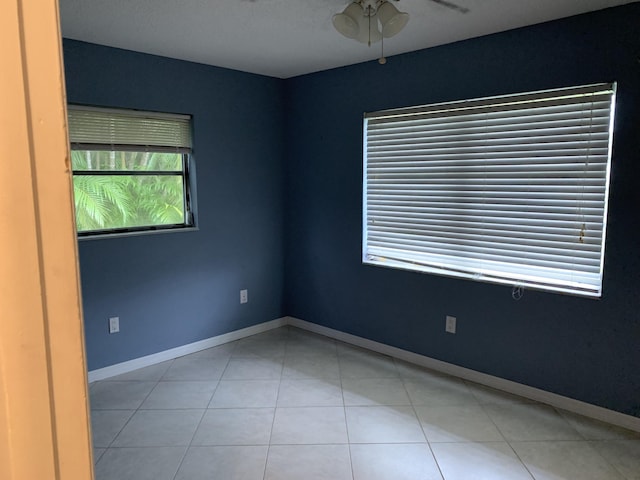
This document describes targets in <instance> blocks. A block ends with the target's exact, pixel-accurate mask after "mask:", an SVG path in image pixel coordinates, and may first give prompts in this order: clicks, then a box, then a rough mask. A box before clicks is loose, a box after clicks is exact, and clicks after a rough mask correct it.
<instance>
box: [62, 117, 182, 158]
mask: <svg viewBox="0 0 640 480" xmlns="http://www.w3.org/2000/svg"><path fill="white" fill-rule="evenodd" d="M68 117H69V139H70V141H71V145H72V146H74V147H76V148H78V147H94V148H95V147H100V146H109V147H111V146H118V147H120V149H127V148H126V147H141V148H143V149H160V150H165V149H167V150H171V151H176V150H177V151H182V152H185V153H186V152H188V151H190V150H191V147H192V143H191V123H190V121H191V118H190V117H189V116H187V115H169V114H160V113H153V112H141V111H133V110H111V109H99V108H88V107H79V106H69V111H68Z"/></svg>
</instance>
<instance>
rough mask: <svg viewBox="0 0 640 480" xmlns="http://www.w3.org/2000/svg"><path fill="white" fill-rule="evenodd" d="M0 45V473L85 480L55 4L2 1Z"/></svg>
mask: <svg viewBox="0 0 640 480" xmlns="http://www.w3.org/2000/svg"><path fill="white" fill-rule="evenodd" d="M0 44H2V45H3V48H2V50H1V51H0V62H1V63H2V74H1V75H0V95H2V108H1V109H0V131H1V132H2V133H1V135H2V141H1V142H0V158H3V159H4V160H5V161H4V163H3V172H2V175H0V249H1V251H2V262H1V266H0V305H2V317H3V318H2V321H1V322H0V393H1V395H0V477H1V478H3V479H7V480H22V479H36V478H42V479H45V478H46V479H52V480H62V479H64V480H76V479H77V480H80V479H82V480H89V479H91V478H93V463H92V455H91V437H90V430H89V409H88V399H87V383H86V366H85V353H84V335H83V327H82V314H81V305H80V298H81V297H80V287H79V277H78V263H77V258H78V257H77V243H76V233H75V221H74V215H73V201H72V190H71V188H72V184H71V176H70V169H69V152H68V141H67V134H66V100H65V93H64V78H63V68H62V53H61V39H60V29H59V19H58V6H57V2H56V1H55V0H40V1H38V2H33V1H28V0H8V1H4V2H1V3H0Z"/></svg>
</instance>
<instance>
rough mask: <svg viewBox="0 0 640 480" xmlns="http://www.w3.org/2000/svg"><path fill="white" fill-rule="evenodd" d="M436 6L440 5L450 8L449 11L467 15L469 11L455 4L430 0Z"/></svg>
mask: <svg viewBox="0 0 640 480" xmlns="http://www.w3.org/2000/svg"><path fill="white" fill-rule="evenodd" d="M431 1H432V2H434V3H437V4H438V5H442V6H443V7H447V8H450V9H451V10H456V11H458V12H460V13H468V12H469V9H468V8H467V7H461V6H460V5H456V4H455V3H451V2H448V1H447V0H431Z"/></svg>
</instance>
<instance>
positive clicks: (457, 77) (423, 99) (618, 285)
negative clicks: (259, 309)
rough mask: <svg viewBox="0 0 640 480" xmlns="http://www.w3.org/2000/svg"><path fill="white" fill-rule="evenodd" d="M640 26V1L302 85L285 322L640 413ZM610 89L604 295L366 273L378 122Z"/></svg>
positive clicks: (292, 107) (289, 175)
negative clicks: (452, 324)
mask: <svg viewBox="0 0 640 480" xmlns="http://www.w3.org/2000/svg"><path fill="white" fill-rule="evenodd" d="M638 25H640V4H638V3H635V4H631V5H628V6H626V7H620V8H616V9H609V10H604V11H601V12H596V13H593V14H588V15H582V16H578V17H573V18H569V19H564V20H560V21H556V22H550V23H547V24H542V25H537V26H533V27H529V28H523V29H518V30H513V31H509V32H505V33H500V34H496V35H491V36H486V37H482V38H478V39H473V40H469V41H464V42H459V43H456V44H451V45H447V46H443V47H438V48H433V49H428V50H424V51H420V52H415V53H410V54H406V55H402V56H397V57H393V58H390V59H389V62H388V63H387V64H386V65H385V66H380V65H378V64H377V63H376V62H374V61H372V62H368V63H366V64H360V65H355V66H350V67H345V68H340V69H336V70H331V71H325V72H320V73H316V74H311V75H307V76H302V77H298V78H294V79H291V80H288V81H287V82H286V93H287V98H286V122H287V139H288V142H287V171H286V192H287V197H286V209H287V210H286V228H287V235H286V249H285V251H286V254H285V272H286V273H285V279H286V282H285V310H286V313H287V314H289V315H293V316H296V317H299V318H302V319H304V320H308V321H311V322H315V323H318V324H321V325H325V326H327V327H331V328H335V329H338V330H341V331H345V332H348V333H352V334H355V335H359V336H363V337H366V338H369V339H372V340H376V341H379V342H383V343H386V344H389V345H393V346H396V347H400V348H403V349H407V350H410V351H413V352H417V353H421V354H424V355H427V356H430V357H434V358H437V359H441V360H444V361H447V362H451V363H454V364H457V365H461V366H464V367H468V368H471V369H474V370H478V371H481V372H486V373H489V374H492V375H496V376H499V377H503V378H506V379H510V380H514V381H516V382H520V383H523V384H526V385H531V386H534V387H538V388H542V389H544V390H548V391H551V392H555V393H558V394H561V395H565V396H568V397H572V398H576V399H580V400H583V401H586V402H589V403H593V404H596V405H601V406H604V407H608V408H611V409H614V410H618V411H620V412H624V413H627V414H632V415H636V416H640V368H639V366H640V221H639V219H640V213H639V209H640V155H639V152H640V148H638V142H639V141H640V63H639V60H638V57H639V56H640V35H638ZM373 56H375V52H374V51H373V50H372V57H373ZM607 81H617V82H618V97H617V116H616V128H615V134H614V155H613V164H612V165H613V167H612V168H613V170H612V182H611V196H610V214H609V222H608V229H609V230H608V237H607V244H606V258H605V270H604V295H603V297H602V299H600V300H592V299H582V298H576V297H571V296H563V295H559V294H550V293H543V292H536V291H526V292H525V295H524V297H523V298H522V299H521V300H520V301H514V300H512V298H511V289H510V287H506V286H497V285H490V284H484V283H478V282H473V281H467V280H459V279H450V278H444V277H438V276H434V275H427V274H419V273H411V272H406V271H399V270H392V269H385V268H380V267H373V266H365V265H362V263H361V260H360V259H361V236H362V233H361V228H362V220H361V218H362V198H361V197H362V165H361V163H362V131H361V130H362V114H363V112H366V111H375V110H379V109H384V108H391V107H402V106H408V105H419V104H424V103H432V102H439V101H447V100H459V99H466V98H474V97H483V96H490V95H498V94H506V93H516V92H524V91H531V90H540V89H547V88H554V87H564V86H572V85H581V84H588V83H596V82H607ZM447 314H450V315H455V316H457V317H458V333H457V334H456V335H450V334H445V332H444V323H445V322H444V318H445V315H447Z"/></svg>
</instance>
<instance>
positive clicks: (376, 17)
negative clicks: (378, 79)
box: [332, 0, 469, 63]
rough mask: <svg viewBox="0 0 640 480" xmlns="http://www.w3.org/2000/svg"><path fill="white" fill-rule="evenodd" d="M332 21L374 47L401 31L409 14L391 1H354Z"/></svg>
mask: <svg viewBox="0 0 640 480" xmlns="http://www.w3.org/2000/svg"><path fill="white" fill-rule="evenodd" d="M395 1H396V2H397V1H398V0H395ZM429 1H431V2H434V3H437V4H439V5H442V6H443V7H447V8H449V9H451V10H455V11H457V12H460V13H467V12H468V11H469V9H468V8H466V7H461V6H459V5H456V4H455V3H452V2H449V1H448V0H429ZM332 21H333V26H334V27H335V29H336V30H337V31H338V32H339V33H341V34H342V35H344V36H345V37H347V38H351V39H354V40H356V41H358V42H361V43H366V44H368V45H369V46H371V44H372V43H376V42H380V41H384V40H383V39H384V38H390V37H393V36H394V35H396V34H397V33H399V32H400V31H401V30H402V29H403V28H404V27H405V26H406V25H407V22H409V14H408V13H405V12H400V11H399V10H398V9H397V8H396V7H395V6H394V5H393V3H392V2H390V1H389V0H355V1H353V2H352V3H350V4H349V5H347V8H345V9H344V11H342V13H337V14H336V15H334V16H333V19H332ZM383 60H384V56H382V57H381V58H380V63H384V62H383Z"/></svg>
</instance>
